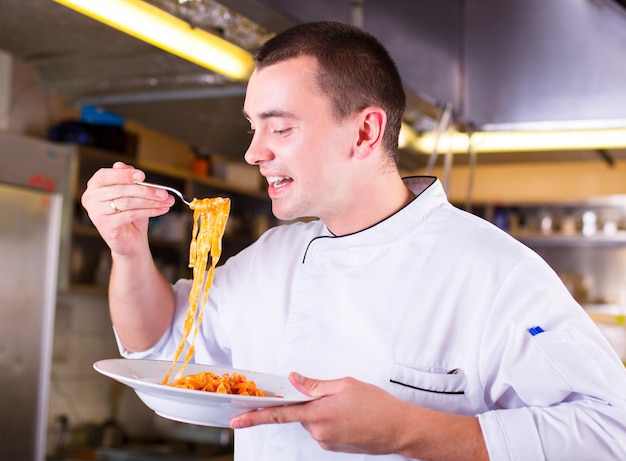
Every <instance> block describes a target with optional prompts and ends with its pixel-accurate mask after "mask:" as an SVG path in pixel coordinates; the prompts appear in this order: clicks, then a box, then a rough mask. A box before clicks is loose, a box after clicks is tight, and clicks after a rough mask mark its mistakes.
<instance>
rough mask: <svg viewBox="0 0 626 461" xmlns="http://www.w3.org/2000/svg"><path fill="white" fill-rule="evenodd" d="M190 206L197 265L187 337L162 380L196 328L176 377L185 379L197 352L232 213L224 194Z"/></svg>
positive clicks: (191, 263) (192, 250) (192, 259)
mask: <svg viewBox="0 0 626 461" xmlns="http://www.w3.org/2000/svg"><path fill="white" fill-rule="evenodd" d="M189 207H190V208H191V209H192V210H193V229H192V232H191V244H190V245H189V267H191V268H192V269H193V283H192V285H191V292H190V293H189V307H188V308H187V312H186V313H185V323H184V329H183V337H182V339H181V341H180V343H179V345H178V347H177V348H176V353H175V354H174V360H173V361H172V366H171V367H170V369H169V371H168V372H167V374H166V375H165V378H164V379H163V382H162V384H167V383H168V381H169V379H170V376H171V374H172V372H173V371H174V369H175V368H176V366H177V364H178V359H179V358H180V356H181V354H182V352H183V350H184V348H185V344H186V343H187V340H188V339H189V335H190V334H191V332H192V331H193V337H192V341H191V344H190V345H189V349H188V350H187V354H186V355H185V360H184V362H183V363H182V364H181V365H180V368H179V369H178V371H177V373H176V376H175V380H176V381H178V380H180V379H181V376H182V373H183V370H184V368H185V366H186V365H187V363H189V360H190V359H191V357H192V356H193V354H194V352H195V348H194V344H195V342H196V336H197V335H198V331H199V329H200V324H201V323H202V317H203V313H204V306H205V304H206V302H207V300H208V296H209V289H210V288H211V284H212V283H213V276H214V273H215V266H216V265H217V262H218V261H219V259H220V256H221V254H222V236H223V235H224V230H225V228H226V221H227V220H228V215H229V213H230V199H227V198H221V197H217V198H205V199H201V200H199V199H193V200H192V202H191V204H190V205H189ZM209 258H210V263H209Z"/></svg>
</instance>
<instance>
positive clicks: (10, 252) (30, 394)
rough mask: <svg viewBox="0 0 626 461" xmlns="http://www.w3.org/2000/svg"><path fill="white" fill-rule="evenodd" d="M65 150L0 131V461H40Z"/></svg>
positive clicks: (65, 180)
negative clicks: (0, 132)
mask: <svg viewBox="0 0 626 461" xmlns="http://www.w3.org/2000/svg"><path fill="white" fill-rule="evenodd" d="M70 166H71V162H70V150H69V149H66V148H63V147H59V146H56V145H54V144H51V143H47V142H45V141H41V140H36V139H30V138H26V137H21V136H10V135H4V134H0V460H7V461H8V460H16V461H17V460H19V461H28V460H34V461H41V460H43V459H44V458H45V449H46V428H47V412H48V396H49V381H50V368H51V356H52V341H53V337H52V336H53V331H54V310H55V304H56V292H57V278H58V272H59V254H60V245H61V241H62V239H61V235H62V231H61V229H62V225H63V216H64V213H63V208H64V206H67V204H66V203H65V202H64V198H65V197H67V194H66V192H67V187H68V180H69V173H70V171H69V169H70Z"/></svg>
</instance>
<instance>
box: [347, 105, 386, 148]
mask: <svg viewBox="0 0 626 461" xmlns="http://www.w3.org/2000/svg"><path fill="white" fill-rule="evenodd" d="M386 123H387V114H386V113H385V111H384V110H383V109H381V108H380V107H367V108H365V109H363V110H362V111H361V117H360V123H359V137H358V140H357V144H356V151H355V155H356V156H357V157H359V158H364V157H367V156H368V155H369V154H370V153H371V152H372V151H373V150H375V149H376V148H378V146H379V145H380V144H382V139H383V133H384V132H385V125H386Z"/></svg>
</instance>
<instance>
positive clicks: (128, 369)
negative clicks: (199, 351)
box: [93, 359, 312, 427]
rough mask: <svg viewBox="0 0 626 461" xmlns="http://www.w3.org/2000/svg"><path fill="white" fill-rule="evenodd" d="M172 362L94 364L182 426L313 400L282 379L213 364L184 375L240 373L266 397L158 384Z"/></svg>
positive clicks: (220, 423)
mask: <svg viewBox="0 0 626 461" xmlns="http://www.w3.org/2000/svg"><path fill="white" fill-rule="evenodd" d="M171 365H172V362H171V361H164V360H140V359H107V360H100V361H98V362H96V363H94V364H93V367H94V369H95V370H96V371H97V372H99V373H101V374H103V375H105V376H108V377H109V378H112V379H115V380H116V381H119V382H121V383H123V384H125V385H127V386H129V387H131V388H132V389H133V390H134V391H135V393H136V394H137V395H138V396H139V398H140V399H141V400H142V401H143V402H144V403H145V404H146V405H147V406H148V407H149V408H150V409H152V410H153V411H154V412H155V413H157V414H158V415H160V416H162V417H164V418H168V419H172V420H175V421H180V422H183V423H189V424H197V425H201V426H213V427H229V425H230V420H231V418H233V417H234V416H237V415H240V414H242V413H246V412H248V411H252V410H258V409H261V408H267V407H274V406H282V405H294V404H298V403H303V402H307V401H309V400H312V398H311V397H309V396H307V395H304V394H302V393H301V392H299V391H298V390H297V389H296V388H295V387H293V385H292V384H291V383H290V382H289V379H287V378H286V377H284V376H277V375H270V374H265V373H258V372H254V371H247V370H240V369H237V368H228V367H218V366H212V365H199V364H188V365H187V366H186V367H185V370H184V373H183V374H184V375H189V374H194V373H199V372H202V371H212V372H213V373H215V374H217V375H222V374H224V373H230V374H233V373H240V374H242V375H244V376H245V377H246V378H247V379H248V380H252V381H254V382H255V383H256V386H257V387H258V388H259V389H261V390H263V391H265V392H267V393H269V394H270V395H269V396H267V397H253V396H247V395H233V394H218V393H216V392H205V391H197V390H192V389H183V388H178V387H172V386H166V385H163V384H161V381H163V378H164V377H165V374H166V373H167V372H168V370H169V368H170V366H171Z"/></svg>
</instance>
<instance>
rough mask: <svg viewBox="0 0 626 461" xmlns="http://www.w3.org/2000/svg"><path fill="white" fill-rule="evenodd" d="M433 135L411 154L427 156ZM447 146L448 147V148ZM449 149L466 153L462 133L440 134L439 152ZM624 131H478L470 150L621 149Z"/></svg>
mask: <svg viewBox="0 0 626 461" xmlns="http://www.w3.org/2000/svg"><path fill="white" fill-rule="evenodd" d="M436 139H437V137H436V134H435V133H424V134H422V135H421V136H419V137H416V138H415V140H414V141H413V143H412V146H413V148H414V149H415V150H417V151H419V152H423V153H430V152H432V151H433V150H434V148H435V142H436ZM448 146H450V147H448ZM448 148H451V149H452V151H453V152H455V153H467V152H468V148H469V138H468V135H467V134H466V133H459V132H454V133H451V134H443V135H441V137H440V139H439V149H438V150H441V151H443V150H445V149H448ZM625 148H626V129H606V130H576V131H509V132H505V131H489V132H486V131H479V132H474V133H473V134H472V149H473V150H475V151H476V152H477V153H480V152H488V153H497V152H532V151H535V152H536V151H557V150H597V149H625Z"/></svg>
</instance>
